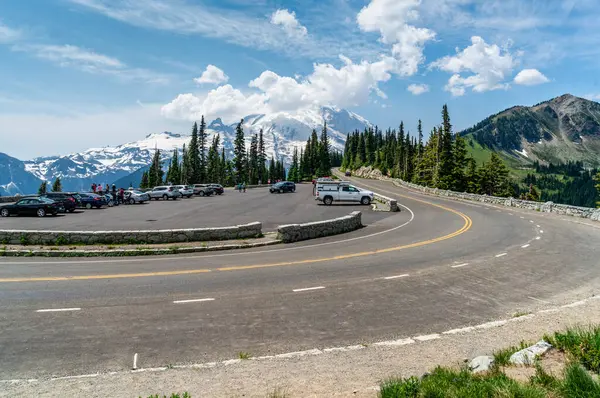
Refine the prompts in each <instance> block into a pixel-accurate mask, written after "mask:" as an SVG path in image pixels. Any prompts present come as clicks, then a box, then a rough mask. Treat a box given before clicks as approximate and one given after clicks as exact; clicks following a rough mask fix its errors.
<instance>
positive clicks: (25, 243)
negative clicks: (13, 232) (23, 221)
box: [19, 234, 29, 246]
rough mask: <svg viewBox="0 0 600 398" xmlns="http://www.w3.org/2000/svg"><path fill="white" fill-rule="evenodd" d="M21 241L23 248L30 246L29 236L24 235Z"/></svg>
mask: <svg viewBox="0 0 600 398" xmlns="http://www.w3.org/2000/svg"><path fill="white" fill-rule="evenodd" d="M19 241H20V242H21V244H22V245H23V246H27V245H28V244H29V235H27V234H22V235H21V237H20V238H19Z"/></svg>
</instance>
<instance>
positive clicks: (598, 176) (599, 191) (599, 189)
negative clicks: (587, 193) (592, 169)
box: [594, 172, 600, 208]
mask: <svg viewBox="0 0 600 398" xmlns="http://www.w3.org/2000/svg"><path fill="white" fill-rule="evenodd" d="M594 180H596V182H597V183H598V184H596V192H597V195H596V197H597V198H598V202H597V203H596V205H597V206H598V207H599V208H600V172H598V174H596V177H594Z"/></svg>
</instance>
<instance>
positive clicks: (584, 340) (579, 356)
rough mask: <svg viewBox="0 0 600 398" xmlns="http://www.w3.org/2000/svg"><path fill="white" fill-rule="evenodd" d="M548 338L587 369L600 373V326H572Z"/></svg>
mask: <svg viewBox="0 0 600 398" xmlns="http://www.w3.org/2000/svg"><path fill="white" fill-rule="evenodd" d="M547 338H548V340H547V341H548V342H549V343H550V344H552V345H553V346H554V347H556V348H557V349H559V350H561V351H564V352H566V353H567V354H569V355H571V356H572V357H573V358H574V359H576V360H577V361H579V362H580V363H581V364H582V365H583V366H584V367H585V368H586V369H588V370H590V371H592V372H595V373H600V326H595V327H589V328H571V329H567V330H566V331H565V332H556V333H554V336H550V337H548V336H547Z"/></svg>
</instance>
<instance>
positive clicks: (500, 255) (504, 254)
mask: <svg viewBox="0 0 600 398" xmlns="http://www.w3.org/2000/svg"><path fill="white" fill-rule="evenodd" d="M507 254H508V253H500V254H496V258H498V257H504V256H506V255H507Z"/></svg>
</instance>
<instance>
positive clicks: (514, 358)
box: [510, 340, 552, 366]
mask: <svg viewBox="0 0 600 398" xmlns="http://www.w3.org/2000/svg"><path fill="white" fill-rule="evenodd" d="M551 348H552V344H550V343H547V342H545V341H543V340H542V341H538V342H537V343H536V344H535V345H532V346H531V347H527V348H525V349H524V350H521V351H517V352H515V353H514V354H512V355H511V357H510V363H512V364H513V365H525V366H527V365H532V364H533V363H534V362H535V360H536V358H537V357H538V356H542V355H544V354H545V353H546V352H548V350H549V349H551Z"/></svg>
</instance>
